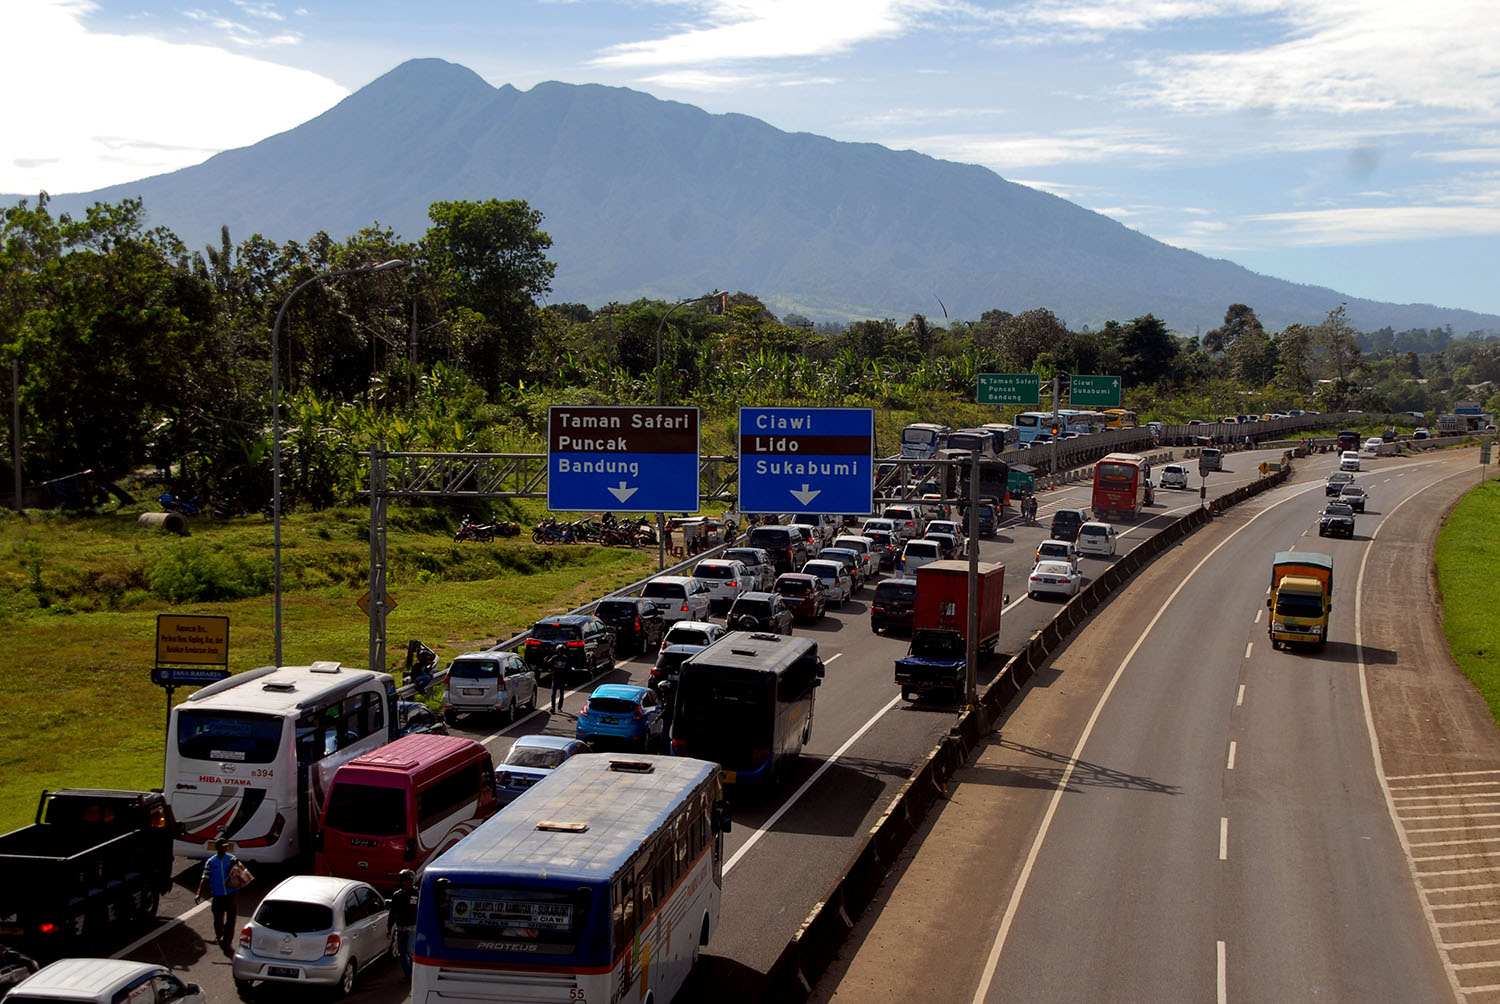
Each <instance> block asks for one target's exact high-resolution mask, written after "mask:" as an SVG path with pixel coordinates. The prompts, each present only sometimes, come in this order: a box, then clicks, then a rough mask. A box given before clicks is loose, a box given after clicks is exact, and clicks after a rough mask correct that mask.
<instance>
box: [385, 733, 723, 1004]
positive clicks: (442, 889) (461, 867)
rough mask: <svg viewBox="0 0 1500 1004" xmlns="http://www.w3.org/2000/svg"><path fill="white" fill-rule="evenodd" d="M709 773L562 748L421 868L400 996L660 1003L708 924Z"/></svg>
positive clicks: (701, 767) (719, 846) (715, 865)
mask: <svg viewBox="0 0 1500 1004" xmlns="http://www.w3.org/2000/svg"><path fill="white" fill-rule="evenodd" d="M729 826H730V810H729V803H728V802H726V801H725V800H724V797H723V787H722V783H721V779H720V771H719V767H718V765H716V764H713V763H709V762H707V761H704V760H693V759H688V758H684V757H665V756H640V757H631V758H628V759H627V758H624V757H621V756H617V755H612V754H606V753H580V754H578V755H576V756H572V757H569V758H568V759H567V760H565V761H564V762H563V763H562V765H561V766H559V767H558V768H557V769H556V770H555V771H553V772H552V774H551V775H550V776H548V778H547V780H546V782H545V783H542V784H538V785H536V786H535V787H533V788H530V789H528V790H527V791H526V792H524V793H523V794H522V795H521V796H520V797H519V798H517V799H516V800H515V801H514V802H512V803H511V804H510V805H508V806H506V808H505V811H503V812H501V813H499V814H498V815H496V816H494V817H493V818H491V819H489V820H487V821H486V822H485V823H484V824H483V825H481V826H480V827H479V828H478V829H477V830H475V831H474V832H473V833H471V834H469V836H467V837H465V838H464V839H463V840H461V841H459V842H458V845H457V846H455V847H454V848H453V849H452V850H451V851H449V852H448V853H446V854H444V855H443V856H442V857H440V858H437V859H436V860H434V861H433V862H432V863H431V864H429V865H428V867H427V870H426V871H425V872H424V873H423V875H422V884H421V891H420V893H419V894H418V906H417V931H416V940H415V950H414V955H415V968H414V970H413V973H412V989H411V1000H412V1004H468V1002H474V1004H479V1002H484V1004H493V1002H497V1001H580V1002H588V1004H613V1002H619V1001H630V1002H647V1001H649V1002H652V1004H668V1002H670V1001H671V1000H672V998H673V996H674V995H675V994H676V993H677V991H678V990H679V989H680V988H681V987H682V984H683V981H684V980H686V979H687V976H688V973H689V972H690V971H691V970H692V968H693V965H694V963H696V962H697V961H698V953H699V951H700V950H701V949H702V948H703V947H704V946H706V945H707V944H708V943H709V941H710V939H712V938H713V935H714V932H715V931H716V930H717V929H718V926H719V906H720V901H721V900H722V898H723V888H724V833H725V832H726V831H727V830H728V829H729Z"/></svg>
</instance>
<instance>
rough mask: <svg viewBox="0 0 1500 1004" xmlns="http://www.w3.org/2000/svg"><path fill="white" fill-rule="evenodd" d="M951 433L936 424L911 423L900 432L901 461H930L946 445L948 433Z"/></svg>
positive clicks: (943, 426) (944, 427) (946, 427)
mask: <svg viewBox="0 0 1500 1004" xmlns="http://www.w3.org/2000/svg"><path fill="white" fill-rule="evenodd" d="M952 431H953V430H952V429H950V428H949V427H948V426H946V425H938V424H937V423H936V422H913V423H912V424H911V425H908V426H907V427H906V428H904V429H902V430H901V459H903V460H931V459H932V458H933V457H935V456H937V451H938V450H941V449H942V448H943V446H944V445H945V444H946V442H947V439H948V433H950V432H952Z"/></svg>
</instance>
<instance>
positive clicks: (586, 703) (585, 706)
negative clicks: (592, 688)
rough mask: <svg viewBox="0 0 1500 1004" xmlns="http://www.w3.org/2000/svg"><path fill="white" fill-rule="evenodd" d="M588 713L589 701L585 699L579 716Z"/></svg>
mask: <svg viewBox="0 0 1500 1004" xmlns="http://www.w3.org/2000/svg"><path fill="white" fill-rule="evenodd" d="M588 713H589V702H588V701H584V702H583V710H582V711H580V712H578V717H579V718H582V717H583V716H584V715H586V714H588Z"/></svg>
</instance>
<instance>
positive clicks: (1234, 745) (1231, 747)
mask: <svg viewBox="0 0 1500 1004" xmlns="http://www.w3.org/2000/svg"><path fill="white" fill-rule="evenodd" d="M1238 746H1239V744H1238V743H1236V742H1235V741H1234V740H1233V739H1231V740H1229V763H1228V764H1227V765H1225V767H1224V769H1225V770H1234V752H1235V750H1236V749H1237V748H1238Z"/></svg>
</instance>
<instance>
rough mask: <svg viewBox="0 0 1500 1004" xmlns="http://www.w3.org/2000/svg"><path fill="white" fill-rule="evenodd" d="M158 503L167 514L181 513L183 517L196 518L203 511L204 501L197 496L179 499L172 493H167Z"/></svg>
mask: <svg viewBox="0 0 1500 1004" xmlns="http://www.w3.org/2000/svg"><path fill="white" fill-rule="evenodd" d="M156 501H157V502H159V503H160V504H161V507H162V508H163V509H165V510H166V511H167V512H175V513H180V514H181V515H183V516H196V515H198V514H199V513H201V512H202V511H203V500H202V499H200V498H198V496H196V495H194V496H193V497H192V498H190V499H185V498H178V497H177V496H176V495H173V494H172V493H171V492H167V493H165V494H163V495H160V496H158V497H157V499H156Z"/></svg>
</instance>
